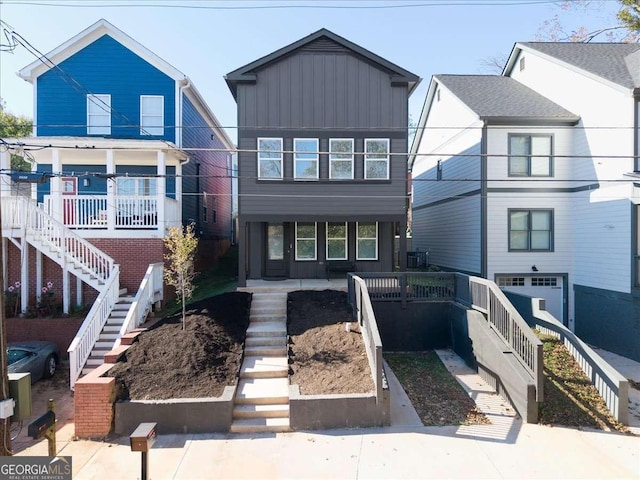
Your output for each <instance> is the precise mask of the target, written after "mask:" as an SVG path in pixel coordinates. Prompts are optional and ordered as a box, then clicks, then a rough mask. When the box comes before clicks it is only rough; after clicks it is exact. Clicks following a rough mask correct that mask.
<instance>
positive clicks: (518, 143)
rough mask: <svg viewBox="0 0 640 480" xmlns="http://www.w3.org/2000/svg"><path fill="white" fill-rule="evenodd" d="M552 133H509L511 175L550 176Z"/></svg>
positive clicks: (551, 167)
mask: <svg viewBox="0 0 640 480" xmlns="http://www.w3.org/2000/svg"><path fill="white" fill-rule="evenodd" d="M551 155H552V137H551V135H520V134H512V135H509V176H512V177H550V176H551V175H552V171H553V165H552V156H551Z"/></svg>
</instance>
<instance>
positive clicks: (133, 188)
mask: <svg viewBox="0 0 640 480" xmlns="http://www.w3.org/2000/svg"><path fill="white" fill-rule="evenodd" d="M157 187H158V183H157V179H155V178H145V177H143V178H140V177H137V178H136V177H117V178H116V194H117V195H118V196H120V197H122V196H124V197H148V196H155V195H156V193H157V190H158V189H157Z"/></svg>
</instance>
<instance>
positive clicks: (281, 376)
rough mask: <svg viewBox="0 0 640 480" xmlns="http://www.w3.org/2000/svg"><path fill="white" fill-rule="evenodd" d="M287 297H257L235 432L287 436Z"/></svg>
mask: <svg viewBox="0 0 640 480" xmlns="http://www.w3.org/2000/svg"><path fill="white" fill-rule="evenodd" d="M288 360H289V359H288V355H287V294H286V293H254V294H253V296H252V299H251V311H250V323H249V327H248V328H247V337H246V340H245V347H244V361H243V363H242V367H241V368H240V382H239V383H238V389H237V390H236V396H235V399H234V408H233V422H232V424H231V431H232V432H235V433H257V432H287V431H289V430H290V427H289V363H288Z"/></svg>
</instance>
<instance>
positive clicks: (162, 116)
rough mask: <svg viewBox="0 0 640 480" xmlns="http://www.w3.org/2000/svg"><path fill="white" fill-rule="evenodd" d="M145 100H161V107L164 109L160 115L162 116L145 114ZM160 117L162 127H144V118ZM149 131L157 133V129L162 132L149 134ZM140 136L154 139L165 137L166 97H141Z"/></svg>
mask: <svg viewBox="0 0 640 480" xmlns="http://www.w3.org/2000/svg"><path fill="white" fill-rule="evenodd" d="M145 98H159V99H160V105H161V107H162V111H161V113H160V115H150V114H145V113H144V111H143V110H142V100H143V99H145ZM158 116H160V119H161V121H160V125H161V126H155V127H146V128H145V127H144V121H143V118H144V117H158ZM148 129H152V130H154V131H155V129H158V130H160V129H161V130H162V131H161V132H160V133H149V130H148ZM140 135H145V136H153V137H161V136H162V135H164V95H140Z"/></svg>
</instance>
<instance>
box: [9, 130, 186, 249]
mask: <svg viewBox="0 0 640 480" xmlns="http://www.w3.org/2000/svg"><path fill="white" fill-rule="evenodd" d="M16 143H21V144H23V146H22V147H21V148H16V149H14V150H9V151H6V152H1V153H0V168H1V169H2V171H3V172H7V173H8V172H9V171H10V170H11V154H14V155H16V154H17V155H19V156H21V157H22V158H23V159H24V160H26V161H27V162H29V164H30V165H31V174H32V175H30V176H29V175H24V174H26V173H29V172H12V173H11V174H10V175H7V176H5V178H6V180H5V181H3V182H2V186H1V191H0V194H1V196H2V197H3V198H6V197H11V196H14V195H16V193H19V194H20V195H27V196H30V197H31V198H32V199H33V201H34V202H36V203H37V204H38V205H39V206H40V208H41V209H42V210H44V212H45V213H46V214H48V215H50V216H51V217H53V218H54V219H55V220H56V221H58V222H60V223H62V224H63V225H65V226H66V227H67V228H70V229H72V230H76V233H78V234H79V235H81V236H82V237H85V238H103V237H106V238H109V237H117V236H123V235H125V236H127V237H135V238H137V237H140V238H142V237H149V236H153V237H161V236H164V233H165V231H166V229H167V228H168V227H171V226H178V225H180V224H181V223H182V178H181V174H182V165H183V164H184V163H186V162H187V161H188V156H187V155H186V154H185V153H184V152H182V151H180V150H178V149H177V148H175V147H173V148H172V145H170V144H167V143H166V142H163V141H157V140H116V139H104V138H95V139H94V138H84V137H83V138H69V137H37V138H23V139H17V141H16ZM39 180H40V181H39ZM17 182H20V184H23V183H22V182H28V184H30V187H29V186H27V187H26V188H25V187H24V186H23V187H21V188H16V183H17ZM23 185H24V184H23ZM124 231H127V232H124Z"/></svg>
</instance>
